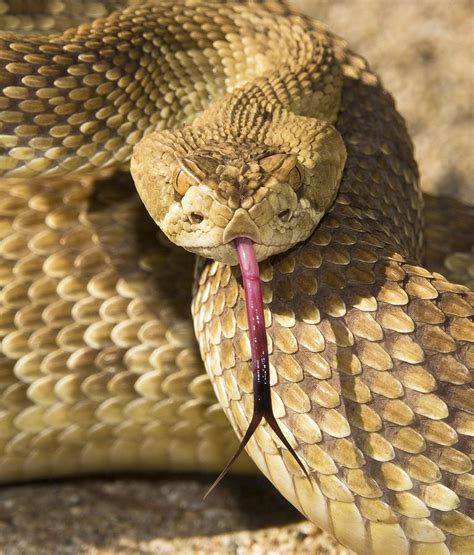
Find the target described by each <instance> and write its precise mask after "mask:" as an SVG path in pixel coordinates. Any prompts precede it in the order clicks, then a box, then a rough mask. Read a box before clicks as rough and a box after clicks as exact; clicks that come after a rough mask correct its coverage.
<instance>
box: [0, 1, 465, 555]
mask: <svg viewBox="0 0 474 555" xmlns="http://www.w3.org/2000/svg"><path fill="white" fill-rule="evenodd" d="M0 4H1V5H2V6H3V4H4V2H0ZM109 4H110V3H101V4H100V5H99V3H90V2H88V3H87V5H88V6H89V8H90V10H91V11H90V12H89V13H86V14H85V18H86V19H94V18H96V17H98V16H101V15H102V12H101V10H102V9H103V6H106V7H108V6H109ZM67 5H68V3H67V2H66V1H65V0H63V1H62V3H61V6H64V10H63V12H64V13H67V12H68V11H70V10H68V9H67ZM110 5H112V4H110ZM153 9H156V10H159V9H161V8H153ZM176 9H180V8H176ZM239 9H242V7H240V8H239ZM274 9H275V10H278V8H277V7H275V8H274ZM28 10H30V8H28ZM63 12H61V13H63ZM141 14H142V15H140V14H139V18H140V19H139V20H138V22H137V23H136V26H137V27H136V30H135V29H130V25H131V24H129V23H128V22H127V21H126V20H124V19H120V16H118V15H116V16H113V17H112V18H111V19H109V20H107V22H106V23H103V22H102V23H98V24H97V25H96V27H95V28H94V29H95V30H94V32H93V33H92V34H90V35H89V36H87V33H86V31H84V30H83V31H80V32H79V33H78V34H77V35H75V31H69V32H68V34H67V35H66V39H64V40H63V39H59V38H58V39H57V40H53V41H49V42H48V41H45V40H44V39H34V40H32V41H31V42H28V44H26V43H22V42H21V41H18V40H16V41H13V39H12V35H6V36H5V37H4V38H3V39H2V49H1V52H0V59H1V60H2V63H3V65H4V67H5V68H6V70H7V73H5V72H2V74H1V79H2V83H1V84H2V90H3V96H2V97H1V98H0V109H1V110H2V122H1V125H2V127H1V134H2V141H3V146H5V147H6V148H8V149H9V150H8V155H5V156H3V157H2V158H1V160H0V164H1V169H2V172H3V173H9V174H10V175H12V176H15V175H17V176H20V175H21V174H22V173H23V175H33V174H37V173H39V172H46V173H49V174H54V173H58V174H59V173H63V174H64V173H67V172H69V171H70V170H73V169H93V168H94V167H103V166H106V165H109V164H112V163H116V162H122V161H125V160H126V159H127V158H128V157H129V155H130V150H131V144H133V143H134V142H137V141H138V140H139V139H140V138H141V136H142V135H143V134H144V133H145V131H146V130H147V129H149V128H152V127H156V126H160V125H161V126H162V127H169V128H172V127H176V126H179V125H180V124H181V123H183V122H185V121H188V119H189V118H190V117H191V116H192V114H194V113H197V112H199V111H200V110H202V109H204V108H206V107H207V106H208V105H209V102H210V100H211V99H212V98H213V95H214V94H215V91H218V90H234V89H235V87H237V86H239V85H241V84H242V80H243V79H244V78H249V79H250V78H254V77H256V75H255V74H254V73H252V72H254V71H255V70H254V69H253V68H252V67H250V66H247V65H246V64H245V63H244V62H243V61H242V60H241V59H240V61H235V59H234V58H233V51H238V50H241V49H242V45H243V43H242V41H241V40H240V39H239V37H238V36H235V37H234V38H232V41H233V42H231V43H227V44H226V45H224V44H221V46H220V47H218V48H211V46H212V44H211V41H210V39H209V37H208V36H207V35H206V32H204V31H203V29H202V18H205V19H206V21H207V26H208V29H209V31H208V32H209V33H211V32H212V33H213V34H214V37H215V38H217V39H220V40H221V42H222V43H224V42H225V41H224V31H223V29H224V27H226V26H230V27H231V28H232V25H233V20H234V19H235V17H236V12H230V11H227V8H222V7H221V8H220V13H219V16H218V17H216V16H214V17H211V16H208V15H207V14H204V15H203V14H201V15H200V16H199V17H200V18H201V19H199V18H198V17H197V16H194V14H195V12H193V11H192V10H191V9H189V10H188V11H186V13H185V14H184V15H183V18H182V21H185V22H186V24H187V29H188V30H187V31H186V33H187V34H186V33H184V32H183V33H181V34H180V35H179V40H180V41H182V43H185V44H187V45H189V44H191V43H192V45H193V46H198V47H199V48H200V49H204V48H208V49H209V56H210V57H209V59H208V60H207V62H206V64H202V65H199V64H196V62H195V60H194V59H191V58H190V57H186V56H184V58H183V57H181V59H180V58H179V56H177V55H176V56H174V57H173V56H166V57H160V58H159V59H158V58H156V59H155V58H154V57H153V56H149V55H147V56H146V64H145V65H146V68H143V67H139V63H138V58H139V57H140V56H142V55H143V52H144V51H146V50H147V49H150V50H153V43H152V40H151V39H149V38H144V35H143V32H142V31H143V27H144V26H146V25H150V24H151V22H152V21H153V24H154V25H155V21H156V20H157V21H158V24H159V31H157V33H158V34H157V35H155V36H154V38H155V40H157V41H158V42H160V43H161V44H166V45H168V47H170V46H171V47H173V48H174V47H176V50H175V54H176V52H181V53H182V52H183V51H182V50H181V51H180V50H179V47H180V46H182V44H181V45H177V39H176V35H175V33H174V32H173V31H172V28H174V19H173V17H174V15H173V11H172V10H171V9H170V11H166V12H160V14H161V15H159V17H158V18H157V17H156V14H155V15H153V16H149V15H148V12H147V11H146V10H145V9H144V11H143V12H141ZM8 15H9V16H12V17H13V19H8V21H9V22H10V24H11V26H12V27H15V25H16V24H17V23H18V22H19V23H18V25H21V26H24V27H25V28H26V29H28V26H29V28H30V29H36V28H37V23H36V22H35V18H34V17H32V18H30V19H29V20H28V19H25V17H26V18H28V16H24V15H23V14H18V13H13V12H12V11H10V12H9V13H8ZM262 17H263V16H262ZM265 17H266V16H265ZM15 18H16V19H15ZM0 19H1V18H0ZM60 20H61V17H59V18H58V17H56V16H55V17H54V18H53V17H48V18H46V19H43V20H42V21H43V23H42V25H43V30H45V31H47V30H48V29H56V28H58V29H59V28H61V26H62V23H61V21H60ZM270 20H271V18H270V19H265V21H266V22H267V24H268V22H269V21H270ZM15 21H16V22H17V23H15V24H14V23H13V22H15ZM56 23H57V27H55V25H56ZM68 26H69V24H68ZM118 26H121V28H122V31H123V32H124V33H125V36H126V38H125V39H123V42H120V41H119V39H118V38H117V29H118ZM140 26H142V27H140ZM189 29H192V32H193V37H192V38H191V39H190V36H191V32H190V31H189ZM314 29H315V30H314V33H315V35H316V34H318V33H319V30H318V29H319V27H317V26H315V27H314ZM11 30H12V31H14V32H15V34H16V32H17V30H16V28H12V29H11ZM107 33H108V34H109V35H108V38H107V41H104V42H107V43H108V44H107V45H105V44H104V42H101V39H102V35H103V34H107ZM134 33H136V35H135V36H134V35H133V34H134ZM74 38H77V42H76V46H64V45H65V44H66V43H71V41H72V40H73V39H74ZM15 39H16V37H15ZM99 39H100V40H99ZM132 39H134V43H132ZM121 40H122V39H121ZM292 40H293V39H292ZM325 40H329V41H331V40H334V44H335V50H336V56H337V58H338V60H339V61H340V64H341V68H342V71H343V74H344V91H343V97H342V103H343V104H342V110H341V113H340V115H339V117H338V120H337V127H338V129H339V130H340V132H341V133H342V134H343V136H344V141H345V144H346V146H347V148H348V152H349V158H348V161H347V164H346V171H345V176H344V180H343V183H342V186H341V191H340V193H339V196H338V198H337V200H336V203H335V205H334V207H333V209H332V211H331V212H330V213H329V214H328V215H327V216H326V217H325V219H324V221H323V222H322V224H321V225H320V226H319V228H318V230H317V231H316V232H315V233H314V235H313V236H312V237H311V238H310V240H308V241H307V242H306V243H305V244H304V245H301V246H299V247H297V248H295V249H292V250H291V251H290V252H288V253H286V254H283V255H279V256H277V257H275V258H274V259H272V260H271V261H266V262H264V263H262V264H261V272H262V279H263V281H264V301H265V304H266V307H265V311H266V321H267V328H268V337H269V348H270V353H271V358H270V362H271V364H272V386H273V387H272V396H273V406H274V412H275V416H276V417H277V418H278V420H279V423H280V425H281V427H282V429H283V430H284V432H285V434H286V436H287V438H288V439H289V440H290V441H291V444H292V445H293V446H294V448H295V450H296V451H297V453H298V455H299V456H300V457H301V458H302V459H303V460H304V461H305V464H306V467H307V469H308V470H309V472H310V473H311V475H312V479H311V481H308V480H307V478H306V477H305V476H304V475H303V473H302V471H301V470H300V468H299V467H298V466H297V464H296V463H295V461H294V459H293V458H292V457H291V455H290V454H289V452H288V451H287V450H286V449H283V448H282V447H281V445H280V443H279V442H278V441H275V439H274V436H273V435H272V434H271V432H270V430H268V429H267V427H265V426H263V427H260V428H259V429H258V430H257V432H256V433H255V436H254V439H252V440H251V442H250V445H249V452H250V453H251V455H252V457H253V459H254V460H255V462H256V464H257V465H258V466H259V468H260V469H261V470H262V471H263V472H264V473H265V474H267V476H269V478H270V479H271V480H272V481H274V482H275V483H276V484H277V487H278V488H279V490H280V491H281V492H282V494H283V495H285V496H286V497H287V498H288V499H289V500H290V501H291V502H292V503H294V504H295V506H297V507H298V508H299V509H300V510H301V511H302V512H303V513H304V514H305V515H306V516H307V517H308V518H310V519H311V520H313V521H314V522H316V523H317V524H318V525H319V526H321V527H323V528H324V529H326V530H328V531H329V532H330V533H332V534H334V535H335V536H336V538H337V539H338V540H339V541H340V542H341V543H343V544H345V545H348V546H350V547H351V548H352V549H354V550H356V551H359V552H363V553H370V552H374V553H381V552H384V553H387V554H388V553H397V554H398V553H411V554H415V555H420V554H423V553H427V552H429V553H433V554H434V553H441V554H444V553H448V552H452V553H468V552H470V551H472V550H473V547H472V534H473V525H472V520H470V518H469V503H470V502H472V498H473V482H472V475H471V474H470V471H471V466H472V463H471V459H470V456H469V453H470V451H469V444H468V441H469V436H470V435H472V429H473V420H472V412H473V407H472V390H471V389H470V388H469V384H470V380H471V374H470V370H471V369H472V367H473V366H474V354H473V350H472V341H473V339H474V331H473V329H472V320H471V317H472V314H473V311H472V305H473V298H472V293H470V292H469V291H468V289H467V288H466V287H463V286H460V285H454V284H452V283H450V282H448V281H446V280H445V279H444V278H443V277H442V276H441V275H440V274H438V273H436V272H435V271H434V270H436V271H441V270H442V269H443V271H444V272H446V271H449V272H450V276H453V279H454V280H455V281H457V280H460V279H461V278H462V279H465V280H466V282H467V283H472V275H473V272H472V259H471V258H470V257H469V245H468V244H467V242H466V240H465V237H466V233H464V238H462V241H459V237H458V236H457V235H456V234H454V233H448V235H447V237H446V231H443V230H445V229H446V227H445V226H446V225H447V224H448V223H449V224H451V225H452V224H453V222H455V223H456V224H457V223H459V222H460V225H461V227H462V229H468V230H469V229H470V228H471V227H472V214H471V213H470V212H469V211H468V210H466V209H463V208H461V207H459V206H457V205H456V204H455V203H451V204H450V205H449V214H448V216H447V217H443V216H442V215H441V216H440V215H439V214H442V212H441V211H440V210H437V209H436V203H437V201H434V200H428V202H427V207H428V211H427V213H426V214H427V215H426V221H427V224H428V227H427V233H426V239H427V243H428V248H427V249H426V259H427V261H429V264H428V267H429V268H432V269H433V272H430V271H428V270H426V269H424V268H422V267H420V266H417V265H416V263H413V262H412V261H417V260H420V254H421V247H422V244H421V237H422V233H421V230H422V208H421V203H420V194H419V192H418V189H417V170H416V166H415V163H414V161H413V157H412V148H411V143H410V140H409V138H408V136H407V134H406V131H405V128H404V125H403V122H402V120H401V118H400V116H399V115H398V114H397V113H396V111H395V109H394V106H393V101H392V99H391V98H390V97H389V95H387V93H385V92H384V91H383V90H382V88H381V86H380V85H379V83H378V80H377V78H376V77H375V76H374V75H373V74H372V73H371V72H370V70H369V69H368V67H367V65H366V63H365V62H364V61H363V60H362V59H361V58H359V57H357V56H355V55H353V54H352V53H349V52H348V51H347V50H346V49H345V46H344V44H343V43H342V41H340V40H339V39H332V38H331V37H330V36H329V38H327V37H326V39H325ZM131 44H133V46H131ZM122 48H123V49H124V50H125V51H126V53H127V55H126V56H125V55H124V54H123V51H122V50H121V49H122ZM252 48H253V50H252V49H251V50H250V51H249V52H247V59H252V58H253V57H254V56H256V55H257V54H259V53H260V52H261V51H262V50H268V39H267V38H265V37H264V39H262V40H261V41H260V42H259V39H257V38H256V39H255V43H253V45H252ZM323 51H324V49H323ZM93 66H94V68H93ZM67 68H69V69H70V72H69V74H68V73H67V71H65V70H67ZM92 68H93V69H92ZM183 68H185V70H186V71H185V75H183V73H184V72H183ZM158 70H159V71H158ZM213 70H214V71H213ZM158 74H159V75H158ZM210 74H212V75H213V77H212V79H213V80H212V82H210V81H209V75H210ZM20 76H21V77H20ZM331 78H337V75H336V76H332V77H331ZM196 84H199V86H198V87H196V86H195V85H196ZM270 85H271V83H270ZM270 85H268V83H267V84H265V87H267V88H265V87H263V86H262V88H261V90H260V92H259V94H263V93H265V92H268V91H270V92H272V91H271V86H270ZM298 86H301V87H305V86H306V84H305V81H304V79H302V80H301V81H300V83H299V85H298ZM268 87H270V88H268ZM250 90H251V88H249V91H250ZM262 91H263V93H262ZM273 92H274V91H273ZM296 92H297V90H296V89H295V90H293V89H291V90H290V89H289V90H286V91H285V90H283V91H281V94H282V96H281V98H283V99H285V98H286V99H288V98H291V95H292V94H295V93H296ZM315 92H316V93H317V92H318V90H317V87H316V88H315ZM288 93H291V94H289V95H288ZM46 106H54V109H53V110H52V111H50V112H48V113H45V107H46ZM117 106H121V110H118V109H117ZM332 108H333V106H331V105H328V106H325V107H324V109H325V111H326V112H331V110H332ZM295 109H296V110H297V111H299V112H300V113H304V110H305V106H298V105H296V106H295ZM236 114H237V112H234V115H236ZM249 114H250V115H249ZM237 116H238V114H237ZM244 116H245V117H247V116H248V117H249V118H251V117H253V118H258V117H260V116H259V114H257V113H255V114H252V113H251V112H243V113H242V118H244ZM98 117H100V121H101V122H105V125H104V124H98V123H97V118H98ZM239 117H240V116H239ZM239 117H237V120H238V119H239ZM242 121H243V120H242ZM244 123H245V124H246V125H250V124H251V120H250V119H249V120H248V121H245V122H244ZM125 138H128V141H126V140H125ZM38 152H39V153H40V154H44V156H43V157H41V156H39V157H38V156H37V154H38ZM60 165H61V167H60ZM0 215H1V216H2V218H1V221H0V238H1V242H0V256H1V264H0V285H1V286H2V291H1V297H0V299H1V302H0V333H1V338H2V352H1V355H0V480H1V481H3V482H8V481H21V480H27V479H32V478H39V477H46V476H60V475H74V474H79V473H90V472H105V471H117V470H124V471H131V470H137V469H142V470H146V469H153V470H156V469H170V468H173V469H182V470H195V469H206V470H212V471H215V470H218V469H220V468H222V466H223V465H224V463H225V462H226V460H227V459H228V458H229V456H230V455H231V453H232V452H233V451H234V450H235V447H236V444H237V441H236V438H235V436H234V434H233V432H232V430H230V429H229V426H228V424H227V421H226V420H225V418H224V416H223V413H222V410H221V406H222V407H223V408H224V411H225V412H226V414H227V416H228V417H229V419H230V420H231V423H232V425H233V426H234V428H235V430H236V432H237V433H238V434H239V436H242V433H243V432H244V431H245V430H246V428H247V426H248V422H249V418H250V416H251V414H252V381H251V374H250V369H249V360H250V353H249V346H248V338H247V324H246V318H245V310H244V305H243V294H242V287H241V283H240V278H239V274H238V272H237V271H235V270H231V269H230V268H229V267H225V266H222V265H219V264H217V263H208V264H207V265H205V267H204V269H203V271H202V274H201V276H200V278H199V283H198V287H197V292H196V296H195V300H194V306H193V312H194V325H195V328H196V330H197V332H198V335H199V339H200V344H201V349H202V352H203V353H204V358H205V362H206V365H207V367H208V368H209V370H211V371H212V372H214V373H215V374H214V375H213V377H212V379H213V381H214V387H215V391H216V393H217V396H218V398H219V402H220V403H217V402H216V399H215V396H214V393H213V391H212V387H211V384H210V380H209V378H208V377H207V375H205V374H203V368H202V362H201V359H200V356H199V352H198V348H197V345H196V342H195V340H194V336H193V323H192V321H191V318H190V316H189V314H188V309H189V304H190V301H191V286H192V285H191V282H192V278H191V275H192V266H193V260H192V257H190V256H189V255H187V254H186V253H183V252H180V251H178V250H176V249H174V248H173V247H171V246H170V245H169V244H168V243H167V242H166V241H165V240H164V239H163V238H162V237H157V234H156V229H155V228H154V227H153V226H152V223H151V221H150V220H149V219H148V217H147V216H146V214H145V211H144V209H143V208H142V207H141V205H140V204H139V203H138V200H137V197H136V194H135V193H134V192H133V189H132V186H131V184H130V181H129V180H128V178H126V177H125V176H123V175H116V176H114V177H111V176H103V177H102V178H100V179H99V180H98V181H93V180H92V178H89V177H82V178H73V177H68V178H65V179H61V180H57V179H52V178H48V179H44V180H36V181H32V180H24V179H18V180H14V181H11V180H8V181H7V180H4V181H2V182H0ZM458 215H459V216H458ZM446 219H447V220H448V222H447V221H446ZM440 237H442V241H440V240H439V238H440ZM440 244H442V245H441V248H440ZM456 250H459V251H460V252H459V253H454V251H456ZM431 261H433V262H432V263H431ZM183 268H184V269H185V270H186V271H183ZM446 268H447V270H446ZM178 273H179V276H180V280H179V283H177V280H176V275H178ZM183 276H186V277H185V278H183ZM240 464H241V465H242V466H241V468H248V467H249V464H250V463H249V462H248V460H246V459H243V460H242V461H241V463H240Z"/></svg>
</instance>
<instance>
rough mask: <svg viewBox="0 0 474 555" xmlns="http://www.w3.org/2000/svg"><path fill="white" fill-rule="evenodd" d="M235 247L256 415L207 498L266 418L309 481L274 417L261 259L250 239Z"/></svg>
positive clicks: (241, 239) (235, 242)
mask: <svg viewBox="0 0 474 555" xmlns="http://www.w3.org/2000/svg"><path fill="white" fill-rule="evenodd" d="M232 245H233V247H234V248H235V250H236V251H237V258H238V260H239V265H240V271H241V273H242V282H243V286H244V292H245V305H246V309H247V320H248V326H249V332H248V333H249V339H250V351H251V355H252V373H253V415H252V419H251V421H250V424H249V426H248V428H247V431H246V432H245V434H244V436H243V438H242V441H241V442H240V445H239V447H238V448H237V450H236V452H235V453H234V455H233V456H232V458H231V459H230V461H229V462H228V463H227V465H226V466H225V468H224V470H223V471H222V472H221V473H220V475H219V476H218V478H217V479H216V480H215V482H214V483H213V484H212V486H211V487H210V488H209V490H208V491H207V493H206V495H205V496H204V499H205V498H206V497H207V496H208V495H209V494H210V493H211V491H212V490H213V489H214V488H215V487H216V486H217V484H218V483H219V482H220V481H221V480H222V478H223V477H224V476H225V475H226V474H227V472H228V470H229V469H230V467H231V466H232V464H233V463H234V462H235V460H236V459H237V457H238V456H239V455H240V453H241V452H242V451H243V449H244V447H245V446H246V445H247V443H248V442H249V440H250V438H251V437H252V436H253V434H254V433H255V430H256V429H257V427H258V425H259V424H260V423H261V422H262V420H264V419H265V421H266V422H267V423H268V425H269V426H270V427H271V429H272V430H273V432H274V433H275V435H276V436H277V437H278V438H279V439H280V441H281V442H282V443H283V445H284V446H285V447H286V448H287V449H288V451H289V452H290V453H291V455H292V456H293V458H294V459H295V461H296V462H297V463H298V465H299V466H300V468H301V469H302V470H303V472H304V474H305V475H306V476H307V477H308V478H309V474H308V471H307V470H306V468H305V467H304V465H303V463H302V462H301V460H300V458H299V457H298V455H297V454H296V453H295V451H294V449H293V447H292V446H291V445H290V443H289V441H288V440H287V439H286V437H285V436H284V434H283V432H282V431H281V428H280V426H279V425H278V422H277V420H276V418H275V415H274V414H273V408H272V397H271V388H270V363H269V357H268V343H267V332H266V327H265V315H264V311H263V292H262V282H261V280H260V271H259V267H258V261H257V256H256V253H255V249H254V244H253V242H252V240H251V239H249V238H248V237H236V238H235V239H233V241H232Z"/></svg>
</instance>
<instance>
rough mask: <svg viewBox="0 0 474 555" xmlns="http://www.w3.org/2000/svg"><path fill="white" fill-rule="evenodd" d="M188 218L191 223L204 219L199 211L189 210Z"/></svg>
mask: <svg viewBox="0 0 474 555" xmlns="http://www.w3.org/2000/svg"><path fill="white" fill-rule="evenodd" d="M188 218H189V221H190V222H191V223H192V224H200V223H201V222H202V221H203V220H204V216H203V215H202V214H200V213H199V212H191V214H189V216H188Z"/></svg>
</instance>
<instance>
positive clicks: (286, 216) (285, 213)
mask: <svg viewBox="0 0 474 555" xmlns="http://www.w3.org/2000/svg"><path fill="white" fill-rule="evenodd" d="M291 216H292V214H291V210H288V209H286V210H282V211H281V212H280V213H279V214H278V217H279V218H280V220H281V221H282V222H288V221H289V220H290V218H291Z"/></svg>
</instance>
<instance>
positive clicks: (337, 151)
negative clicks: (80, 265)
mask: <svg viewBox="0 0 474 555" xmlns="http://www.w3.org/2000/svg"><path fill="white" fill-rule="evenodd" d="M302 119H306V118H302ZM322 125H323V127H322V129H319V132H318V140H319V148H313V150H314V152H312V153H311V154H313V158H314V160H311V159H310V160H309V161H308V160H307V159H306V158H305V156H302V155H301V153H299V152H298V150H297V149H296V148H295V149H294V150H293V151H292V150H291V148H288V146H287V147H286V148H285V146H284V145H271V144H264V143H261V142H258V141H255V140H253V139H242V140H239V141H237V140H235V138H233V139H232V138H230V139H228V138H226V137H219V136H216V135H212V134H210V133H208V135H211V136H210V137H209V136H208V138H207V140H206V141H202V142H201V143H199V142H198V141H197V140H196V136H197V135H198V133H196V129H195V128H191V132H188V131H186V128H185V129H184V130H178V131H174V132H168V131H164V132H158V133H153V134H151V135H148V136H147V137H146V138H145V139H143V140H142V141H141V143H139V144H138V145H137V146H136V147H135V150H134V155H133V158H132V164H131V171H132V175H133V178H134V181H135V185H136V187H137V190H138V192H139V194H140V196H141V198H142V200H143V202H144V204H145V206H146V208H147V210H148V212H149V213H150V215H151V216H152V218H153V219H154V220H155V222H156V223H157V224H158V225H159V227H160V228H161V229H162V231H163V232H164V233H165V234H166V235H167V236H168V238H169V239H170V240H171V241H173V242H174V243H176V244H177V245H179V246H181V247H183V248H185V249H186V250H188V251H191V252H194V253H196V254H199V255H201V256H204V257H207V258H212V259H214V260H217V261H219V262H223V263H226V264H231V265H235V264H237V263H238V260H237V256H236V253H235V249H234V248H233V246H232V241H233V240H234V239H235V238H237V237H247V238H249V239H251V240H252V242H253V244H254V248H255V253H256V257H257V260H258V261H261V260H263V259H265V258H267V257H269V256H272V255H275V254H278V253H280V252H283V251H286V250H288V249H289V248H291V247H292V246H293V245H295V244H297V243H298V242H300V241H304V240H305V239H306V238H307V237H308V236H309V235H310V234H311V232H312V231H313V230H314V228H315V227H316V225H317V224H318V223H319V221H320V219H321V218H322V216H323V215H324V213H325V212H326V210H327V209H328V207H329V206H330V204H331V203H332V201H333V200H334V197H335V194H336V191H337V187H338V184H339V180H340V177H341V174H342V168H343V166H344V162H345V148H344V144H343V143H342V139H340V137H339V134H338V133H337V131H336V130H335V129H334V128H333V127H332V126H331V125H329V124H326V123H324V124H322ZM187 133H188V134H187ZM203 134H204V133H203ZM315 144H316V143H315ZM341 145H342V151H343V152H342V153H341ZM307 156H308V155H307V153H306V157H307Z"/></svg>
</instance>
